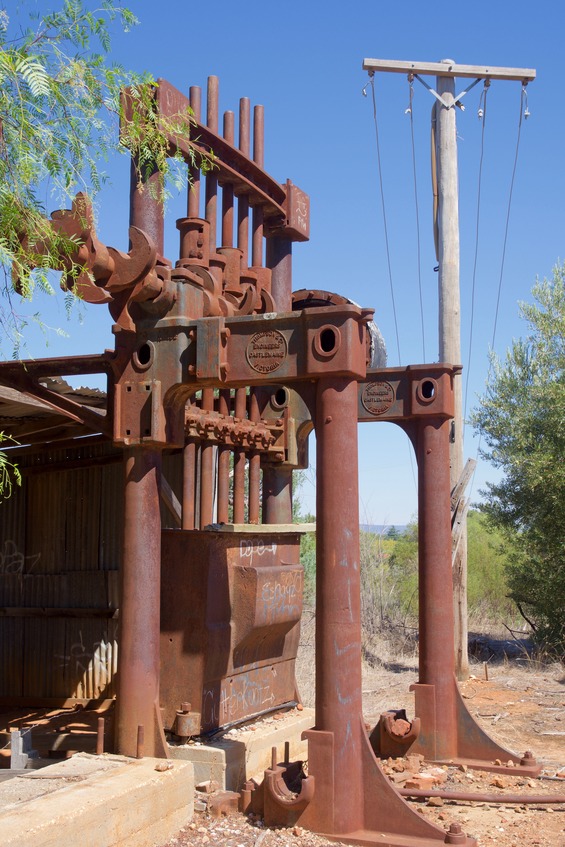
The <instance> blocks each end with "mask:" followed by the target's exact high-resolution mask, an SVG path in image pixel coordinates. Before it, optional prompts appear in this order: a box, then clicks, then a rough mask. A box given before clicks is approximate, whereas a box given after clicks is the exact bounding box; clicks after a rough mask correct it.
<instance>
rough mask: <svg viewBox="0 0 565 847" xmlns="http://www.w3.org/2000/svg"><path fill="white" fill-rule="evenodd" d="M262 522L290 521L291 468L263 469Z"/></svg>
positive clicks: (268, 467) (270, 467) (269, 467)
mask: <svg viewBox="0 0 565 847" xmlns="http://www.w3.org/2000/svg"><path fill="white" fill-rule="evenodd" d="M263 523H292V470H291V469H287V468H275V467H272V466H267V467H266V468H265V470H264V471H263Z"/></svg>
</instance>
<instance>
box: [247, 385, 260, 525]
mask: <svg viewBox="0 0 565 847" xmlns="http://www.w3.org/2000/svg"><path fill="white" fill-rule="evenodd" d="M260 418H261V416H260V414H259V404H258V402H257V397H256V396H255V392H254V389H253V388H252V389H251V393H250V395H249V419H250V420H251V421H253V422H254V423H257V422H258V421H259V420H260ZM260 491H261V454H260V453H257V452H256V451H255V450H253V451H252V453H251V455H250V457H249V523H259V505H260V496H261V495H260Z"/></svg>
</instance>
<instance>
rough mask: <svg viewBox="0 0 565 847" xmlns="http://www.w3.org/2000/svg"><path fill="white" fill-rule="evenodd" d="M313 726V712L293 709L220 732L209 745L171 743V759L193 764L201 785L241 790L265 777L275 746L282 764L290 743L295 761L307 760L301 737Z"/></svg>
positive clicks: (196, 780) (197, 779) (304, 745)
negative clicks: (248, 781)
mask: <svg viewBox="0 0 565 847" xmlns="http://www.w3.org/2000/svg"><path fill="white" fill-rule="evenodd" d="M313 726H314V710H313V709H303V710H302V711H298V710H296V709H293V710H292V711H291V712H287V713H283V714H280V715H277V717H267V718H263V719H262V720H258V721H256V722H255V723H253V724H247V725H246V726H244V727H240V728H238V729H232V730H228V731H226V732H222V733H219V734H218V735H216V736H215V737H214V739H213V741H210V743H209V744H202V743H199V742H196V743H192V744H183V745H173V744H170V745H169V756H170V758H171V759H174V760H175V761H178V760H183V761H190V762H192V764H193V765H194V780H195V783H196V784H197V785H198V783H199V782H205V781H206V780H213V781H214V782H217V783H218V785H219V787H220V788H221V789H224V790H227V791H240V790H241V789H242V788H243V785H244V783H245V782H246V781H247V780H248V779H251V778H252V777H256V778H260V779H262V778H263V771H264V770H265V769H266V768H269V767H270V766H271V748H272V747H276V748H277V760H278V761H279V762H282V761H283V759H284V754H285V742H289V744H290V760H291V761H295V760H297V759H307V758H308V748H307V743H306V741H302V737H301V736H302V733H303V732H304V731H305V730H307V729H312V727H313Z"/></svg>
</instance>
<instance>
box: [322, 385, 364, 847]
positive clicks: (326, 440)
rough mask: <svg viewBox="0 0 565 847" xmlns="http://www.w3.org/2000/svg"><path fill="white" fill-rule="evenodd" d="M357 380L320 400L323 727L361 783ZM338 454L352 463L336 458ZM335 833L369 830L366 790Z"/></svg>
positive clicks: (353, 779)
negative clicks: (365, 825)
mask: <svg viewBox="0 0 565 847" xmlns="http://www.w3.org/2000/svg"><path fill="white" fill-rule="evenodd" d="M356 411H357V383H356V382H354V381H352V380H348V379H344V378H339V377H336V378H333V379H320V381H319V383H318V387H317V398H316V418H315V421H316V476H317V479H316V516H317V521H316V527H317V530H316V729H317V730H320V731H322V732H329V733H332V734H333V738H334V755H333V769H334V773H335V775H336V777H338V778H339V780H340V784H342V785H347V786H350V787H351V788H352V787H353V786H357V788H359V761H360V756H361V732H362V726H361V721H360V720H359V717H360V716H361V714H362V710H363V706H362V699H361V609H360V603H361V599H360V598H361V591H360V571H359V497H358V492H357V485H358V481H357V415H356ZM336 456H347V461H338V462H336ZM332 814H333V828H332V830H331V831H332V832H333V833H336V834H337V833H343V832H352V831H354V830H356V829H360V828H362V819H363V800H362V794H361V792H360V791H359V790H350V791H340V790H337V791H336V792H335V796H334V808H333V810H332Z"/></svg>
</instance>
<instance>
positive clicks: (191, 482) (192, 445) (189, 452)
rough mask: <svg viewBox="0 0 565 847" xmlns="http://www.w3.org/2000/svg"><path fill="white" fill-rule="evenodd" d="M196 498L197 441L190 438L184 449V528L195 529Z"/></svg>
mask: <svg viewBox="0 0 565 847" xmlns="http://www.w3.org/2000/svg"><path fill="white" fill-rule="evenodd" d="M195 500H196V442H195V441H194V440H192V439H191V440H189V441H188V442H187V443H186V446H185V447H184V450H183V466H182V528H183V529H194V528H195V526H196V524H195V519H196V515H195Z"/></svg>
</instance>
